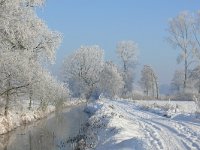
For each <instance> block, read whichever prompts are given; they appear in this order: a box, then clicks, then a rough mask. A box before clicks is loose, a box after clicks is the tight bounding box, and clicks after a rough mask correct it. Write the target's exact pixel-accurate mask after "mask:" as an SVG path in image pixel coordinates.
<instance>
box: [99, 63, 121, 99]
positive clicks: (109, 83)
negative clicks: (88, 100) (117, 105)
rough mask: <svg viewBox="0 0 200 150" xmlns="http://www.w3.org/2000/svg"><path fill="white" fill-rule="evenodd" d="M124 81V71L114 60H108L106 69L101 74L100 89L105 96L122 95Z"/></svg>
mask: <svg viewBox="0 0 200 150" xmlns="http://www.w3.org/2000/svg"><path fill="white" fill-rule="evenodd" d="M123 86H124V81H123V77H122V73H120V71H119V69H118V68H117V66H116V65H115V64H113V63H112V62H106V63H105V64H104V69H103V71H102V72H101V74H100V82H99V85H98V87H99V89H100V91H101V93H103V95H104V96H106V97H110V98H113V97H114V96H121V94H122V89H123Z"/></svg>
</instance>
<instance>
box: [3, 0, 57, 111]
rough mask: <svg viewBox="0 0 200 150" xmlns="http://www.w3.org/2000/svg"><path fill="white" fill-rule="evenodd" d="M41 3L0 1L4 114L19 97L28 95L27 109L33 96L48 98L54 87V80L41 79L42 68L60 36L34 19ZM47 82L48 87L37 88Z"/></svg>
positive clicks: (51, 60)
mask: <svg viewBox="0 0 200 150" xmlns="http://www.w3.org/2000/svg"><path fill="white" fill-rule="evenodd" d="M43 4H44V0H15V1H13V0H0V22H1V24H0V83H1V85H0V92H1V93H0V97H1V98H2V97H3V98H4V99H5V113H4V114H5V115H7V113H8V109H9V106H10V103H11V102H12V100H14V99H15V100H16V99H18V98H19V97H20V96H21V95H22V94H23V95H28V97H29V99H30V102H29V108H31V104H32V100H33V99H34V97H36V96H37V95H45V96H47V95H50V94H49V92H50V91H52V90H53V87H55V88H56V86H53V85H55V84H56V82H55V81H53V80H52V79H51V78H46V77H44V76H45V73H44V72H47V71H42V70H43V68H42V66H43V65H44V62H50V63H53V61H54V57H55V52H56V49H57V48H58V46H59V44H60V41H61V36H60V34H59V33H57V32H54V31H52V30H50V29H49V28H48V27H47V26H46V24H45V23H44V21H43V20H41V19H40V18H39V17H38V16H37V14H36V7H39V6H41V5H43ZM41 71H42V72H43V73H41ZM41 78H43V80H41ZM53 82H54V84H53ZM47 83H48V84H51V85H52V86H46V87H47V88H46V89H42V88H40V87H43V85H47ZM48 87H52V89H49V88H48ZM36 89H37V92H35V91H36ZM57 89H58V88H57ZM48 90H49V91H48ZM51 93H52V92H51ZM57 93H59V92H57ZM54 94H55V95H57V96H58V94H56V93H54ZM13 96H15V98H13ZM52 96H53V95H52ZM24 97H26V96H24Z"/></svg>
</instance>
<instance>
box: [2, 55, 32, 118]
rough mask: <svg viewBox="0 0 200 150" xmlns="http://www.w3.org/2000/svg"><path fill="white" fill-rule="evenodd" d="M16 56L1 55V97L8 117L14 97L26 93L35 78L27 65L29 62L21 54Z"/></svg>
mask: <svg viewBox="0 0 200 150" xmlns="http://www.w3.org/2000/svg"><path fill="white" fill-rule="evenodd" d="M14 54H15V55H14V56H13V53H12V52H11V53H2V54H1V55H0V56H1V59H0V96H1V97H3V98H4V99H5V112H4V114H5V115H6V116H7V114H8V109H9V106H10V103H11V100H13V96H14V95H17V94H19V93H24V92H25V89H26V88H27V87H28V86H29V85H30V84H31V76H33V72H32V71H31V68H29V66H28V65H27V63H28V60H27V59H24V58H23V56H22V55H20V54H17V53H14Z"/></svg>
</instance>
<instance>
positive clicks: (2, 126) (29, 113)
mask: <svg viewBox="0 0 200 150" xmlns="http://www.w3.org/2000/svg"><path fill="white" fill-rule="evenodd" d="M85 102H86V101H85V100H81V99H72V100H71V101H67V102H64V104H63V108H65V107H70V106H74V105H78V104H80V103H85ZM22 104H23V106H21V107H14V108H13V109H11V110H9V112H8V116H4V115H3V113H1V114H0V134H5V133H7V132H9V131H11V130H13V129H15V128H16V127H18V126H21V125H25V124H29V123H31V122H34V121H36V120H39V119H42V118H44V117H46V116H48V115H49V114H50V113H52V112H54V111H55V110H56V108H55V106H53V105H48V106H47V108H46V109H45V110H41V109H38V107H39V106H38V104H35V105H33V107H32V108H31V110H29V109H28V108H27V106H28V104H27V103H26V102H24V103H22ZM20 108H21V109H20Z"/></svg>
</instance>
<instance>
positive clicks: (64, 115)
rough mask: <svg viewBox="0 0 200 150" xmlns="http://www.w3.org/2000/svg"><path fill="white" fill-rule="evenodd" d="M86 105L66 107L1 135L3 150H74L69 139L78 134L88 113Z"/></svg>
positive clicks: (0, 146) (0, 145) (0, 140)
mask: <svg viewBox="0 0 200 150" xmlns="http://www.w3.org/2000/svg"><path fill="white" fill-rule="evenodd" d="M84 107H85V105H84V104H82V105H79V106H75V107H73V108H68V109H65V110H64V111H63V112H60V113H55V114H52V115H50V116H49V117H47V118H45V119H42V120H40V121H37V122H35V123H33V124H31V125H28V126H23V127H19V128H17V129H16V130H14V131H12V132H10V133H8V134H5V135H1V136H0V149H2V150H73V149H74V145H73V143H69V142H67V141H68V139H70V138H73V137H75V136H77V135H78V134H79V132H80V128H81V125H82V124H84V123H86V121H87V119H88V115H87V114H86V113H84V111H83V110H84Z"/></svg>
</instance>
